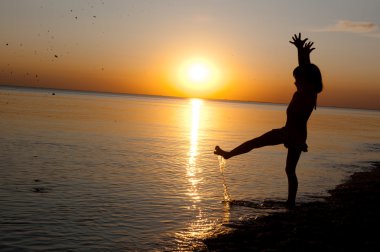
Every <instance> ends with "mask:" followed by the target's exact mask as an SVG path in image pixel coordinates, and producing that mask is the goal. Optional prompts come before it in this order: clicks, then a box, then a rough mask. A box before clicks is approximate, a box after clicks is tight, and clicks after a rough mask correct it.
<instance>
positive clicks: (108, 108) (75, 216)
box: [0, 87, 380, 251]
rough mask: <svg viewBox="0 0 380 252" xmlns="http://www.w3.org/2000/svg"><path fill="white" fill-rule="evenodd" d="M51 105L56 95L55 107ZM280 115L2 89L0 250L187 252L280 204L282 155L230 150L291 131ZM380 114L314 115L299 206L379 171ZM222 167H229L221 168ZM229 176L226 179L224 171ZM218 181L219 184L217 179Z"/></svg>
mask: <svg viewBox="0 0 380 252" xmlns="http://www.w3.org/2000/svg"><path fill="white" fill-rule="evenodd" d="M53 93H54V94H55V95H53ZM285 110H286V106H285V105H274V104H260V103H244V102H222V101H208V100H198V99H174V98H165V97H153V96H134V95H117V94H102V93H90V92H74V91H62V90H48V89H22V88H9V87H2V88H0V142H1V145H0V215H1V218H0V233H1V236H0V248H1V249H8V250H10V251H12V250H14V251H20V250H21V251H23V250H27V251H30V250H64V251H67V250H80V251H82V250H85V251H86V250H88V251H104V250H111V251H120V250H127V251H130V250H138V251H141V250H143V251H144V250H150V251H152V250H153V251H154V250H157V251H162V250H192V249H199V248H202V246H204V245H203V244H202V242H201V240H202V239H203V238H205V237H207V236H208V235H210V234H213V233H214V232H217V231H220V230H223V228H224V227H228V226H229V225H233V224H237V223H238V222H239V221H241V220H245V219H254V218H256V217H257V216H260V215H265V214H268V213H270V211H272V210H271V209H265V208H264V209H258V208H255V207H249V204H245V205H244V204H243V205H230V204H225V203H223V202H226V201H230V200H231V199H232V200H235V201H242V202H248V203H249V202H252V203H254V204H256V203H260V202H265V201H266V200H269V201H275V202H284V201H285V200H286V197H287V180H286V175H285V172H284V167H285V160H286V149H285V148H284V147H283V146H282V145H278V146H272V147H266V148H262V149H257V150H254V151H252V152H250V153H247V154H245V155H241V156H238V157H234V158H232V159H229V160H228V161H227V163H219V161H218V158H217V157H216V156H215V155H214V154H213V150H214V147H215V145H220V146H221V147H222V148H224V149H227V150H228V149H232V148H234V147H235V146H236V145H238V144H240V143H242V142H244V141H246V140H248V139H251V138H253V137H255V136H259V135H261V134H263V133H265V132H266V131H268V130H271V129H273V128H278V127H282V126H283V125H284V122H285V120H286V116H285ZM379 129H380V113H379V111H368V110H356V109H337V108H322V107H319V108H318V109H317V110H316V111H314V113H313V114H312V116H311V118H310V120H309V135H308V145H309V152H307V153H303V154H302V156H301V159H300V162H299V164H298V167H297V174H298V178H299V192H298V196H297V200H298V202H306V201H313V200H321V197H323V196H326V195H328V190H329V189H332V188H334V186H336V185H337V184H339V183H341V182H342V181H344V180H345V179H346V178H347V177H348V176H349V175H350V174H352V173H353V172H355V171H359V170H362V169H365V167H368V165H367V163H366V161H372V160H378V155H379V150H380V145H379V143H380V131H379ZM221 161H222V162H223V160H221ZM221 169H222V170H221ZM221 171H222V172H221Z"/></svg>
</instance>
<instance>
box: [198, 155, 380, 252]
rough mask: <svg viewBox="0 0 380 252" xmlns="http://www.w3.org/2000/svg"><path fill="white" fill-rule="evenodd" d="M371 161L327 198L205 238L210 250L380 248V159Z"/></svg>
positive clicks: (339, 249) (362, 249) (331, 191)
mask: <svg viewBox="0 0 380 252" xmlns="http://www.w3.org/2000/svg"><path fill="white" fill-rule="evenodd" d="M369 165H370V166H371V167H372V169H371V170H369V171H364V172H357V173H354V174H352V175H351V176H350V177H349V179H348V180H347V181H346V182H344V183H343V184H340V185H338V186H336V188H335V189H333V190H329V193H330V196H327V197H326V198H325V201H323V202H310V203H302V204H298V205H297V207H296V208H295V209H294V210H289V211H287V212H281V213H274V214H271V215H269V216H264V217H261V218H258V219H256V220H252V221H247V222H243V223H242V225H241V226H240V225H239V227H238V228H235V229H233V230H232V231H231V232H229V233H225V234H218V235H216V236H213V237H208V238H206V239H204V240H203V242H204V244H205V245H206V246H207V250H208V251H380V239H379V235H378V228H379V227H380V204H379V202H380V162H370V163H369Z"/></svg>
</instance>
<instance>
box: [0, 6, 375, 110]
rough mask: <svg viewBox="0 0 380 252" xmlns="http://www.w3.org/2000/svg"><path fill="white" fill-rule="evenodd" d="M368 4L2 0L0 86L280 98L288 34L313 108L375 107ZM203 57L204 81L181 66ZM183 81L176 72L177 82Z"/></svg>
mask: <svg viewBox="0 0 380 252" xmlns="http://www.w3.org/2000/svg"><path fill="white" fill-rule="evenodd" d="M379 9H380V3H378V2H376V3H375V2H373V1H369V0H368V1H360V2H359V1H353V0H352V1H343V0H339V1H338V0H335V1H329V2H328V3H327V2H321V3H316V2H315V1H314V2H311V1H301V0H298V1H294V2H293V3H292V4H289V3H286V4H285V3H282V2H280V3H278V1H265V3H264V2H256V1H227V0H207V1H200V0H194V1H169V0H163V1H116V0H115V1H104V2H103V1H46V0H36V1H11V0H6V1H2V3H1V8H0V30H1V34H2V36H1V39H0V53H1V58H0V84H2V85H20V86H35V87H50V88H63V89H74V90H76V89H77V90H94V91H106V92H121V93H138V94H153V95H167V96H186V97H203V98H216V99H228V100H249V101H263V102H274V103H277V102H279V103H287V102H289V100H290V98H291V95H292V92H294V85H293V82H294V80H293V77H292V70H293V68H294V67H295V66H296V65H297V57H296V49H295V48H294V46H293V45H291V44H289V42H288V41H289V40H290V39H291V36H292V35H293V34H294V33H296V32H299V31H300V32H303V33H304V34H305V35H306V36H308V37H310V38H311V39H312V40H313V41H315V46H316V50H315V51H313V54H312V61H313V62H314V63H316V64H317V65H318V66H319V67H320V68H321V70H322V74H323V78H324V83H325V90H324V92H323V93H322V94H321V96H320V98H319V99H318V103H319V104H320V105H325V106H338V107H357V108H375V109H380V99H378V98H379V95H380V85H379V84H380V83H379V80H380V71H379V70H378V69H380V60H379V59H380V43H379V42H380V32H379V31H378V27H377V24H379V23H380V20H379V17H378V14H377V11H375V10H379ZM191 59H204V60H205V61H207V62H208V63H209V64H210V65H211V66H212V68H213V69H214V70H213V71H214V72H215V73H216V72H217V74H214V76H213V79H212V80H211V79H210V83H211V82H213V83H212V85H210V86H209V87H206V85H207V84H203V86H198V87H199V88H197V86H196V85H194V86H192V85H190V84H189V83H188V84H184V83H183V82H185V81H184V77H183V78H182V77H179V72H180V70H179V69H180V68H181V66H182V65H184V64H185V63H186V62H187V61H190V60H191ZM181 78H182V79H181Z"/></svg>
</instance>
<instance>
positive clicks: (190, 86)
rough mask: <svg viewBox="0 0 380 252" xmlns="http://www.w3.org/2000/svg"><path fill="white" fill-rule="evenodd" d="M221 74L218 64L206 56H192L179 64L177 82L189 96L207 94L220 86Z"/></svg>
mask: <svg viewBox="0 0 380 252" xmlns="http://www.w3.org/2000/svg"><path fill="white" fill-rule="evenodd" d="M220 81H221V76H220V71H219V70H218V69H217V67H216V65H215V64H213V63H212V62H211V61H210V60H206V59H204V58H192V59H189V60H187V61H184V62H183V63H182V64H181V65H179V68H178V71H177V83H178V85H179V87H180V88H181V89H182V90H183V91H184V92H185V93H187V94H188V95H189V96H200V95H207V94H210V93H212V92H215V91H216V90H217V89H218V86H220Z"/></svg>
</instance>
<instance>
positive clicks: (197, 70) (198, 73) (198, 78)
mask: <svg viewBox="0 0 380 252" xmlns="http://www.w3.org/2000/svg"><path fill="white" fill-rule="evenodd" d="M187 74H188V78H189V80H190V81H191V82H193V83H202V82H203V83H205V82H207V81H209V80H210V77H211V76H210V74H211V71H210V68H209V67H208V66H207V65H205V64H202V63H193V64H191V65H190V66H189V69H188V71H187Z"/></svg>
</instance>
